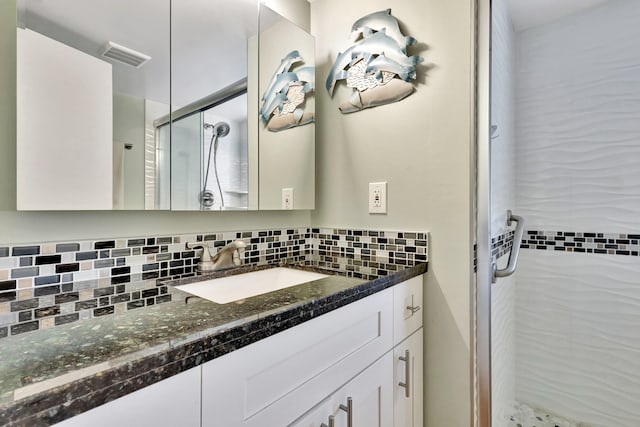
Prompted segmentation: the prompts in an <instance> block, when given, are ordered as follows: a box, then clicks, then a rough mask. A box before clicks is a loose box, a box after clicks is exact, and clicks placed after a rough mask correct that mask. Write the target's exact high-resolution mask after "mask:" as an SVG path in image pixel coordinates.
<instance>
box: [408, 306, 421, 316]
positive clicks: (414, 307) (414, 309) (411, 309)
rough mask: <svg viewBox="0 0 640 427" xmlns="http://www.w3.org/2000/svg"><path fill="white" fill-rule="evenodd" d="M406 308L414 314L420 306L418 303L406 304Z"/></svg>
mask: <svg viewBox="0 0 640 427" xmlns="http://www.w3.org/2000/svg"><path fill="white" fill-rule="evenodd" d="M407 310H409V311H410V312H411V315H414V314H416V313H417V312H418V311H420V306H419V305H416V306H413V305H408V306H407Z"/></svg>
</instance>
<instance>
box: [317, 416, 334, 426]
mask: <svg viewBox="0 0 640 427" xmlns="http://www.w3.org/2000/svg"><path fill="white" fill-rule="evenodd" d="M335 425H336V421H335V418H334V416H333V415H329V425H326V424H325V423H322V424H320V427H335Z"/></svg>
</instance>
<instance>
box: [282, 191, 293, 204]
mask: <svg viewBox="0 0 640 427" xmlns="http://www.w3.org/2000/svg"><path fill="white" fill-rule="evenodd" d="M282 209H293V188H283V189H282Z"/></svg>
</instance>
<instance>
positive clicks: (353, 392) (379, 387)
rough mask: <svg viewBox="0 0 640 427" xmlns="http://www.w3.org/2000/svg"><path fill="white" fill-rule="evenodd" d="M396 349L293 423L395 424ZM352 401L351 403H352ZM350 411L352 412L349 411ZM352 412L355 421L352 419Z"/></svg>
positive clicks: (310, 426)
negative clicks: (393, 365) (393, 355)
mask: <svg viewBox="0 0 640 427" xmlns="http://www.w3.org/2000/svg"><path fill="white" fill-rule="evenodd" d="M392 359H393V357H392V352H388V353H386V354H385V355H384V356H383V357H381V358H380V359H378V361H377V362H375V363H374V364H373V365H371V366H370V367H368V368H367V369H365V370H364V371H363V372H362V373H360V374H359V375H358V376H357V377H355V378H354V379H353V380H351V381H349V382H348V383H347V384H345V385H344V386H343V387H342V388H340V389H339V390H338V391H336V392H335V393H333V394H332V395H331V396H329V397H328V398H327V399H326V400H324V401H323V402H322V403H321V404H320V405H318V406H317V407H316V408H314V409H313V410H312V411H310V412H309V413H307V414H306V415H304V416H303V417H302V418H300V419H298V420H297V421H295V422H294V423H293V424H289V426H290V427H320V426H321V425H322V423H324V424H325V425H326V426H329V425H330V424H329V417H330V416H332V417H333V418H334V424H333V425H334V426H335V427H390V426H392V425H393V374H392V370H391V369H392V364H393V360H392ZM349 401H350V403H349ZM349 411H350V414H349ZM349 416H351V423H349Z"/></svg>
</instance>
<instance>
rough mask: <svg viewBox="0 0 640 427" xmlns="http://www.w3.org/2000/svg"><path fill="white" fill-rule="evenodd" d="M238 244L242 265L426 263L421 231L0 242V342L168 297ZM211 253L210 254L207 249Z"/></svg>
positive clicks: (349, 270) (381, 268) (391, 266)
mask: <svg viewBox="0 0 640 427" xmlns="http://www.w3.org/2000/svg"><path fill="white" fill-rule="evenodd" d="M236 239H243V240H244V241H245V242H246V243H247V248H246V249H245V250H244V251H243V253H242V258H243V263H244V264H247V265H264V264H269V263H280V262H286V263H299V264H304V265H308V266H317V267H323V268H328V269H332V270H335V271H341V272H344V274H346V275H348V276H352V277H359V278H365V279H368V278H374V277H378V276H381V275H387V274H389V273H390V272H394V271H396V270H397V269H398V268H400V267H401V266H407V265H414V264H415V263H417V262H426V261H427V260H428V234H427V233H424V232H392V231H379V230H377V231H376V230H352V229H334V228H306V227H304V228H291V229H275V230H253V231H231V232H218V233H209V234H206V233H203V234H189V235H177V236H154V237H136V238H122V239H110V240H97V241H96V240H87V241H78V242H59V243H43V244H33V245H15V246H9V245H6V246H5V245H0V338H5V337H8V336H10V335H16V334H20V333H24V332H29V331H34V330H38V329H46V328H50V327H55V326H58V325H63V324H66V323H70V322H75V321H77V320H80V319H88V318H91V317H99V316H105V315H110V314H114V313H119V312H123V311H125V310H134V309H136V308H140V307H145V306H149V305H153V304H161V303H163V302H167V301H170V300H171V295H170V294H169V293H168V290H167V287H166V286H164V285H162V282H163V281H164V280H165V279H169V278H172V279H173V278H182V277H188V276H192V275H194V274H195V269H196V265H197V263H198V258H199V257H198V254H199V252H196V251H194V250H191V249H186V246H185V244H186V242H192V241H204V242H208V243H209V245H210V246H211V247H213V248H220V247H222V246H224V245H226V244H228V243H229V242H231V241H233V240H236ZM212 252H215V249H214V250H213V251H212Z"/></svg>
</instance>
